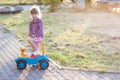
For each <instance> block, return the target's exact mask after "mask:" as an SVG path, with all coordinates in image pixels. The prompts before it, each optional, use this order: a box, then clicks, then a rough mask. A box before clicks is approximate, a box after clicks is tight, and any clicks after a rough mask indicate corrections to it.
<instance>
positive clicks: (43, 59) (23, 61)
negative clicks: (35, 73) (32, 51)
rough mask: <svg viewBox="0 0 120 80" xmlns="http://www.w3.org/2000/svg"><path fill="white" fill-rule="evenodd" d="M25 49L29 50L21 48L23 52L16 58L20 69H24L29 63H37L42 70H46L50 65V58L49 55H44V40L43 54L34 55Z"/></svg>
mask: <svg viewBox="0 0 120 80" xmlns="http://www.w3.org/2000/svg"><path fill="white" fill-rule="evenodd" d="M25 50H27V48H21V54H20V55H19V56H18V57H17V58H16V59H15V62H16V64H17V68H18V69H19V70H24V69H25V68H26V66H27V64H28V65H34V64H37V65H38V66H39V67H40V69H42V70H45V69H47V68H48V67H49V61H50V59H49V58H48V56H46V55H44V42H42V55H37V56H35V57H32V56H31V55H29V54H26V53H25Z"/></svg>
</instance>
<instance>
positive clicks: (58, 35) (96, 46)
mask: <svg viewBox="0 0 120 80" xmlns="http://www.w3.org/2000/svg"><path fill="white" fill-rule="evenodd" d="M0 16H1V17H0V23H1V24H4V25H5V26H6V28H7V29H9V30H11V31H12V32H14V33H15V34H16V36H17V37H19V38H20V39H21V40H22V41H24V42H25V43H27V41H28V23H29V21H30V15H29V12H22V13H19V14H10V15H0ZM67 18H68V17H66V15H64V14H62V15H59V16H58V15H57V14H55V13H44V14H43V21H44V30H45V49H46V50H45V51H46V54H47V55H48V56H49V57H50V58H52V59H53V60H55V61H56V62H57V63H58V64H61V65H63V66H67V67H75V68H79V69H88V70H97V71H101V72H105V71H109V70H110V69H111V70H112V71H117V70H120V69H119V68H118V67H119V66H120V64H119V61H120V59H119V57H118V56H119V54H111V53H108V51H107V50H105V48H104V47H103V46H101V42H103V41H104V39H103V37H100V36H95V35H91V34H85V33H84V29H83V28H81V27H80V26H73V25H70V24H69V23H71V22H72V20H69V18H68V19H67ZM110 61H117V62H116V63H114V62H110ZM113 66H115V67H113Z"/></svg>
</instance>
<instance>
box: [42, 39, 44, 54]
mask: <svg viewBox="0 0 120 80" xmlns="http://www.w3.org/2000/svg"><path fill="white" fill-rule="evenodd" d="M42 55H44V41H42Z"/></svg>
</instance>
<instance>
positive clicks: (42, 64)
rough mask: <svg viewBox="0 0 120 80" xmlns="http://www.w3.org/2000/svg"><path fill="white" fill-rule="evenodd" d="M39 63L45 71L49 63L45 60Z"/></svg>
mask: <svg viewBox="0 0 120 80" xmlns="http://www.w3.org/2000/svg"><path fill="white" fill-rule="evenodd" d="M39 63H40V68H41V69H42V70H45V69H47V68H48V67H49V62H48V61H47V60H40V61H39Z"/></svg>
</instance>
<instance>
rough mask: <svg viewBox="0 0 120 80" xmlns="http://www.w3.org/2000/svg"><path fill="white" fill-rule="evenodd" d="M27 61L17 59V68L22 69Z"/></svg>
mask: <svg viewBox="0 0 120 80" xmlns="http://www.w3.org/2000/svg"><path fill="white" fill-rule="evenodd" d="M26 65H27V62H26V61H25V60H18V61H17V68H18V69H19V70H23V69H25V68H26Z"/></svg>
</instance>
